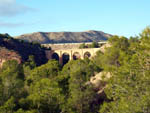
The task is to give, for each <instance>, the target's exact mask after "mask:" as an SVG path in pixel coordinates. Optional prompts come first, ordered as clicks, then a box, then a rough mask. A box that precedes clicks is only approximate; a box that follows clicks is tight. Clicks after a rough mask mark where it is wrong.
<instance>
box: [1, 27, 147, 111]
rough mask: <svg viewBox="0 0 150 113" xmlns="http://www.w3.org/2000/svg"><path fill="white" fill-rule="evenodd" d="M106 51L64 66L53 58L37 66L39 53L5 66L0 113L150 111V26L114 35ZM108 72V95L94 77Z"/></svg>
mask: <svg viewBox="0 0 150 113" xmlns="http://www.w3.org/2000/svg"><path fill="white" fill-rule="evenodd" d="M108 42H109V44H110V45H111V46H110V47H108V48H107V49H106V50H105V52H104V53H102V52H100V51H99V52H97V54H96V56H95V57H93V58H92V59H88V58H86V59H84V60H81V59H79V60H72V61H69V62H68V63H67V64H66V65H64V66H63V67H62V66H60V65H59V63H58V61H55V60H50V61H48V62H47V63H45V64H43V65H40V66H38V65H37V64H36V62H35V58H34V57H35V56H33V55H32V56H30V57H29V58H28V60H27V61H26V62H24V63H22V64H18V63H17V61H15V60H9V61H7V62H5V63H4V65H3V67H2V68H1V69H0V112H1V113H149V112H150V86H149V85H150V52H149V50H150V28H149V27H147V28H146V29H145V30H143V32H142V33H141V34H140V35H139V36H136V37H130V38H129V39H128V38H126V37H123V36H122V37H119V36H113V37H111V38H109V40H108ZM99 72H109V73H110V74H111V78H110V79H109V80H108V81H107V85H106V87H105V89H104V91H103V92H104V94H105V95H104V96H103V97H102V98H100V97H99V95H98V93H97V91H95V90H94V88H93V85H91V84H90V83H89V81H90V78H91V77H92V76H94V75H95V74H96V73H99Z"/></svg>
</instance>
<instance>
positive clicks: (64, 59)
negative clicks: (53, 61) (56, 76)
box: [62, 53, 70, 65]
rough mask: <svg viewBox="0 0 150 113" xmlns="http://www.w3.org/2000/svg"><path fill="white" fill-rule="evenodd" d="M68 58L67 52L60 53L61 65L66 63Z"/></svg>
mask: <svg viewBox="0 0 150 113" xmlns="http://www.w3.org/2000/svg"><path fill="white" fill-rule="evenodd" d="M69 60H70V55H69V54H68V53H63V55H62V63H63V65H65V64H67V63H68V62H69Z"/></svg>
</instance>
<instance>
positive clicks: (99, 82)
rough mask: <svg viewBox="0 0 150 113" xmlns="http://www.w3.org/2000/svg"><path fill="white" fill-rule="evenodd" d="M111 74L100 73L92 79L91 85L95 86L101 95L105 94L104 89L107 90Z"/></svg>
mask: <svg viewBox="0 0 150 113" xmlns="http://www.w3.org/2000/svg"><path fill="white" fill-rule="evenodd" d="M110 77H111V74H110V73H109V72H100V73H98V74H96V75H95V76H94V77H91V79H90V83H91V84H92V85H93V87H94V90H95V91H96V92H97V93H98V94H99V95H101V94H103V91H104V89H105V88H106V85H107V81H108V79H110Z"/></svg>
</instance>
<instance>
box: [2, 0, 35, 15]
mask: <svg viewBox="0 0 150 113" xmlns="http://www.w3.org/2000/svg"><path fill="white" fill-rule="evenodd" d="M31 10H32V9H31V8H29V7H27V6H24V5H21V4H18V3H17V2H16V0H0V17H10V16H16V15H18V14H22V13H25V12H28V11H31Z"/></svg>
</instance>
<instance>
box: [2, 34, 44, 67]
mask: <svg viewBox="0 0 150 113" xmlns="http://www.w3.org/2000/svg"><path fill="white" fill-rule="evenodd" d="M14 54H16V55H15V56H16V57H15V58H19V59H21V62H24V61H27V59H28V57H29V56H30V55H33V56H34V58H35V62H36V64H37V65H41V64H43V63H46V62H47V59H46V56H45V48H42V47H41V46H40V45H39V44H36V43H29V42H24V41H22V40H18V39H14V38H12V37H11V36H9V35H8V34H0V58H1V59H4V60H7V59H12V58H13V57H12V56H14ZM9 56H10V57H9ZM7 57H8V58H7Z"/></svg>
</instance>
